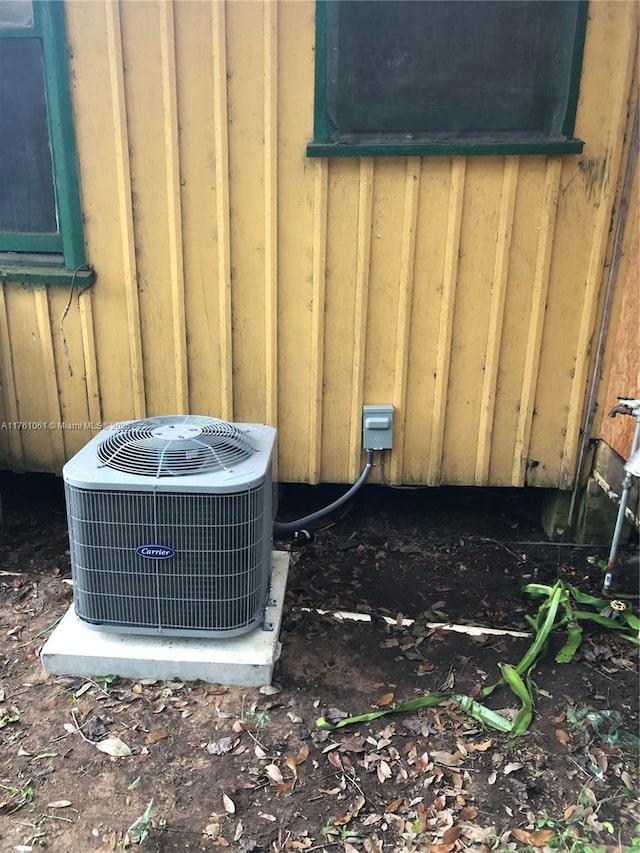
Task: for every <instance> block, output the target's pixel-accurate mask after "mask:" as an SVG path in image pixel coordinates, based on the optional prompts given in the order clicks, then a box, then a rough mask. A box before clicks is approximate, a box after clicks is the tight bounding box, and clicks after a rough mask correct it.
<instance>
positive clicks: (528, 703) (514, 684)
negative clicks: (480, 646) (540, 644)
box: [498, 663, 533, 737]
mask: <svg viewBox="0 0 640 853" xmlns="http://www.w3.org/2000/svg"><path fill="white" fill-rule="evenodd" d="M498 666H499V667H500V671H501V673H502V677H503V679H504V681H505V683H506V684H508V685H509V687H510V688H511V689H512V690H513V692H514V693H515V694H516V696H517V697H518V699H520V702H521V703H522V706H521V708H520V710H519V711H518V713H517V714H516V716H515V717H514V719H513V723H512V726H511V735H512V737H518V736H519V735H521V734H524V733H525V732H526V731H527V729H528V728H529V726H530V725H531V720H532V719H533V699H532V697H531V693H530V692H529V690H528V689H527V686H526V685H525V683H524V681H523V680H522V678H521V677H520V674H519V673H518V671H517V670H516V668H515V667H513V666H511V665H510V664H508V663H500V664H498Z"/></svg>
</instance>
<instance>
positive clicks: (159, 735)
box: [144, 732, 167, 746]
mask: <svg viewBox="0 0 640 853" xmlns="http://www.w3.org/2000/svg"><path fill="white" fill-rule="evenodd" d="M166 736H167V733H166V732H149V734H148V735H147V736H146V738H145V739H144V742H145V743H146V745H147V746H151V745H152V744H154V743H158V741H160V740H164V738H166Z"/></svg>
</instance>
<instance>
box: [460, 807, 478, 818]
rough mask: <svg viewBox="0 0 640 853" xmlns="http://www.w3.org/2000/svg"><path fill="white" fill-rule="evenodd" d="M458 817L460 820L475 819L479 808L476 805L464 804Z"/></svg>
mask: <svg viewBox="0 0 640 853" xmlns="http://www.w3.org/2000/svg"><path fill="white" fill-rule="evenodd" d="M458 817H459V818H460V820H475V819H476V818H477V817H478V809H477V807H476V806H464V808H462V809H461V810H460V814H459V815H458Z"/></svg>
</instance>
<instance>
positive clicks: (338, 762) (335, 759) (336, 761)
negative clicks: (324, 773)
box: [327, 751, 344, 770]
mask: <svg viewBox="0 0 640 853" xmlns="http://www.w3.org/2000/svg"><path fill="white" fill-rule="evenodd" d="M327 759H328V761H329V764H331V765H332V766H333V767H335V768H336V770H343V769H344V768H343V767H342V759H341V758H340V756H339V755H338V753H337V752H333V751H332V752H329V753H327Z"/></svg>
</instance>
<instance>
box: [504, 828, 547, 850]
mask: <svg viewBox="0 0 640 853" xmlns="http://www.w3.org/2000/svg"><path fill="white" fill-rule="evenodd" d="M512 833H513V835H514V836H515V837H516V838H517V839H518V841H522V843H523V844H531V846H532V847H545V846H546V845H547V844H548V843H549V842H550V841H551V839H552V838H553V830H552V829H537V830H536V831H535V832H527V830H526V829H514V830H512Z"/></svg>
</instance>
